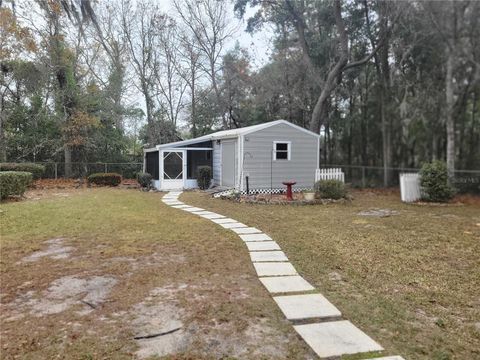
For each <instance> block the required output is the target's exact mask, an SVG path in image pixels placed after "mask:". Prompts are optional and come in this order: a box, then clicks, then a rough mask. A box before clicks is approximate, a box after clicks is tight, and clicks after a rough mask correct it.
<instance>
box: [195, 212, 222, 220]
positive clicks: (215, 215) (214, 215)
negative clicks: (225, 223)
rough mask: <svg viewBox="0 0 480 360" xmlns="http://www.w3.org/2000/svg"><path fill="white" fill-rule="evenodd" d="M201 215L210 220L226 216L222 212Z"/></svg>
mask: <svg viewBox="0 0 480 360" xmlns="http://www.w3.org/2000/svg"><path fill="white" fill-rule="evenodd" d="M200 216H201V217H203V218H205V219H209V220H215V219H223V218H224V217H225V216H223V215H220V214H215V213H213V214H207V215H200Z"/></svg>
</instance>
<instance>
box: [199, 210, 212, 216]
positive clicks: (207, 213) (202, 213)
mask: <svg viewBox="0 0 480 360" xmlns="http://www.w3.org/2000/svg"><path fill="white" fill-rule="evenodd" d="M195 214H197V215H213V214H215V213H214V212H211V211H208V210H202V211H195Z"/></svg>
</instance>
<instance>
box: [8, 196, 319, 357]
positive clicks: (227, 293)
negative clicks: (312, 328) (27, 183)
mask: <svg viewBox="0 0 480 360" xmlns="http://www.w3.org/2000/svg"><path fill="white" fill-rule="evenodd" d="M52 190H53V191H58V189H52ZM63 190H66V189H63ZM63 190H62V191H63ZM34 191H36V190H34ZM161 196H162V194H156V193H143V192H140V191H134V190H122V189H110V188H106V189H75V190H72V192H71V193H70V195H69V196H68V197H56V196H49V197H45V198H42V199H40V200H38V201H23V202H10V203H6V204H2V205H0V207H1V213H0V221H1V231H2V234H1V235H2V236H1V245H2V254H1V309H0V310H1V312H0V313H1V315H0V322H1V339H2V342H1V354H2V358H4V359H16V358H22V359H53V358H68V359H97V358H115V359H131V358H139V359H145V358H149V357H152V356H153V357H165V358H172V359H173V358H175V359H198V358H205V359H215V358H226V357H234V358H239V359H257V358H268V359H275V358H276V359H285V358H291V359H302V358H311V357H312V353H311V352H310V350H309V349H308V347H307V346H306V345H305V344H304V343H303V342H302V341H301V340H300V339H299V338H298V337H297V335H296V333H295V332H294V330H293V328H292V327H291V325H290V324H289V323H288V322H287V321H286V320H284V319H283V316H282V314H281V313H280V311H279V310H278V309H277V308H276V306H275V304H274V303H273V300H272V299H271V297H270V296H269V295H268V293H267V292H266V291H265V289H264V288H263V287H262V286H261V284H260V283H259V281H258V279H257V277H256V275H255V272H254V270H253V268H252V267H251V265H250V260H249V257H248V252H247V250H246V248H245V247H244V245H243V243H241V241H239V240H238V238H237V237H236V236H234V234H232V233H231V232H229V231H226V230H223V229H221V228H220V227H215V226H214V225H212V223H211V222H210V221H208V220H205V219H200V218H197V217H193V216H191V215H190V214H187V213H184V212H181V211H177V210H175V209H172V208H169V207H167V206H165V205H164V204H163V203H162V202H161V201H160V197H161Z"/></svg>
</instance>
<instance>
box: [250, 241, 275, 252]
mask: <svg viewBox="0 0 480 360" xmlns="http://www.w3.org/2000/svg"><path fill="white" fill-rule="evenodd" d="M245 244H246V245H247V248H248V250H249V251H269V250H280V246H279V245H278V244H277V243H276V242H275V241H249V242H246V243H245Z"/></svg>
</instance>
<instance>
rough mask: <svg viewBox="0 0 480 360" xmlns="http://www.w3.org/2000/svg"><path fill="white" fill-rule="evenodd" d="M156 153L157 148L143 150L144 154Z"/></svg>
mask: <svg viewBox="0 0 480 360" xmlns="http://www.w3.org/2000/svg"><path fill="white" fill-rule="evenodd" d="M154 151H158V149H157V147H154V148H148V149H143V152H144V153H147V152H154Z"/></svg>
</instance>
